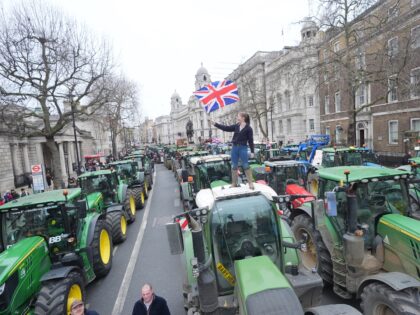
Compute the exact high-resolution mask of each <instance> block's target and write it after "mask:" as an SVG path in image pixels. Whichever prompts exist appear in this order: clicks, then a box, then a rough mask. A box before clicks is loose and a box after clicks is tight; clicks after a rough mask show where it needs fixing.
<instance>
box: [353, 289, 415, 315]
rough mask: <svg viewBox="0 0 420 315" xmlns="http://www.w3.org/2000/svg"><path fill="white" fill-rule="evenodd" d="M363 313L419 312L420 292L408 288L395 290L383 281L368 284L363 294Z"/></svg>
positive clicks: (392, 313) (393, 314) (400, 314)
mask: <svg viewBox="0 0 420 315" xmlns="http://www.w3.org/2000/svg"><path fill="white" fill-rule="evenodd" d="M361 299H362V303H361V307H362V309H363V314H366V315H409V314H410V315H411V314H418V311H419V305H420V293H419V290H418V289H415V288H408V289H405V290H402V291H395V290H393V289H392V288H391V287H389V286H387V285H386V284H383V283H378V282H376V283H371V284H369V285H367V286H366V287H365V288H364V289H363V292H362V295H361Z"/></svg>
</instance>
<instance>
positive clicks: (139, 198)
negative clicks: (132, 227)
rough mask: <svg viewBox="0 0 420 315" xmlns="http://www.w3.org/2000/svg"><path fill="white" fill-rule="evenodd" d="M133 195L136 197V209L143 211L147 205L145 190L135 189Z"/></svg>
mask: <svg viewBox="0 0 420 315" xmlns="http://www.w3.org/2000/svg"><path fill="white" fill-rule="evenodd" d="M132 193H133V195H134V200H135V201H136V208H137V209H143V208H144V204H145V197H144V188H140V187H136V188H133V189H132Z"/></svg>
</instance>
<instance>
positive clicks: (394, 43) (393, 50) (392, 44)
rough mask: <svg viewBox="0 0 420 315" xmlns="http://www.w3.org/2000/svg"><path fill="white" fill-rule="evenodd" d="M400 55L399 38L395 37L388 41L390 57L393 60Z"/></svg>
mask: <svg viewBox="0 0 420 315" xmlns="http://www.w3.org/2000/svg"><path fill="white" fill-rule="evenodd" d="M397 54H398V36H395V37H393V38H391V39H390V40H388V57H389V58H390V59H393V58H395V57H396V56H397Z"/></svg>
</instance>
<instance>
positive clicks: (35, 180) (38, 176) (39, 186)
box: [31, 164, 45, 193]
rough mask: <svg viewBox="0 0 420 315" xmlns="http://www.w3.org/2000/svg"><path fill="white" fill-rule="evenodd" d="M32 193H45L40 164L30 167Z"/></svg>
mask: <svg viewBox="0 0 420 315" xmlns="http://www.w3.org/2000/svg"><path fill="white" fill-rule="evenodd" d="M31 171H32V184H33V191H34V193H37V192H43V191H45V182H44V172H43V167H42V164H35V165H32V166H31Z"/></svg>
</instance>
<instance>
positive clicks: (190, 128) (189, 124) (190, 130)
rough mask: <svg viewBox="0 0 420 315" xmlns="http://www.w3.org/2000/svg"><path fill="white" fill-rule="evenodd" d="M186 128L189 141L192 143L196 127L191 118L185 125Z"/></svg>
mask: <svg viewBox="0 0 420 315" xmlns="http://www.w3.org/2000/svg"><path fill="white" fill-rule="evenodd" d="M185 129H186V131H187V138H188V142H189V143H192V142H193V141H192V137H193V135H194V127H193V123H192V121H191V120H188V122H187V125H186V126H185Z"/></svg>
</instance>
